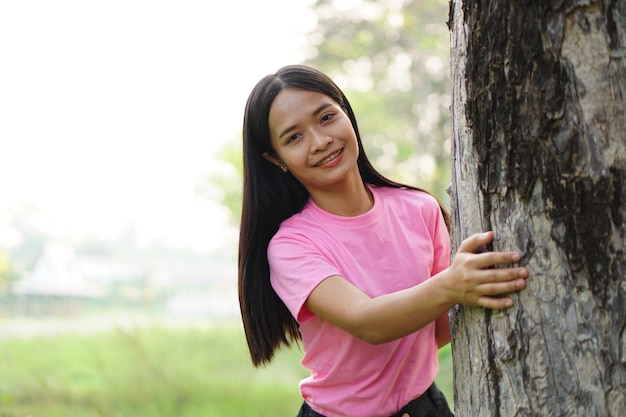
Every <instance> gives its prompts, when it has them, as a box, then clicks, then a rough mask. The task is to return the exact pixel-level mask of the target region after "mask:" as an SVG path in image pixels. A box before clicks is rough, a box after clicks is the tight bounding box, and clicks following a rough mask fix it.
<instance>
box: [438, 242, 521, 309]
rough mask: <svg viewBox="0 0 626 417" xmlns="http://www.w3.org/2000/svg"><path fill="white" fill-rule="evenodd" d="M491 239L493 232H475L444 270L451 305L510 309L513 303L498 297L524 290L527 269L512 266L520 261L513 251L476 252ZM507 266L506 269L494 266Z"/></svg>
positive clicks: (463, 243)
mask: <svg viewBox="0 0 626 417" xmlns="http://www.w3.org/2000/svg"><path fill="white" fill-rule="evenodd" d="M492 240H493V233H492V232H486V233H477V234H475V235H472V236H470V237H469V238H467V239H465V240H464V241H463V242H462V243H461V246H460V247H459V250H458V251H457V253H456V256H455V257H454V260H453V261H452V264H451V265H450V267H449V268H448V269H447V270H446V273H445V275H446V279H445V280H446V287H447V290H448V291H449V294H450V296H451V300H452V301H453V303H454V304H467V305H473V306H479V307H486V308H492V309H503V308H508V307H511V306H513V300H512V299H511V298H508V297H500V296H501V295H502V294H507V293H511V292H514V291H519V290H521V289H523V288H525V287H526V278H528V269H526V268H525V267H514V266H510V264H514V263H517V262H519V261H520V259H521V255H520V254H519V253H517V252H482V253H477V252H478V250H479V249H480V248H481V247H482V246H484V245H486V244H488V243H490V242H491V241H492ZM505 264H508V265H509V266H507V267H498V268H494V267H495V266H498V265H505Z"/></svg>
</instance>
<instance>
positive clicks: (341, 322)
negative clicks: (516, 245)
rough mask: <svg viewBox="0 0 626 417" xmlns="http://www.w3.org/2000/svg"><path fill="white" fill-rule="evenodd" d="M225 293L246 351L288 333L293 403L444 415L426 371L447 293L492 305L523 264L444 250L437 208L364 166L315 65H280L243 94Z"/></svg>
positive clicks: (507, 302)
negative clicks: (236, 304)
mask: <svg viewBox="0 0 626 417" xmlns="http://www.w3.org/2000/svg"><path fill="white" fill-rule="evenodd" d="M243 158H244V192H243V213H242V219H241V230H240V242H239V298H240V306H241V313H242V317H243V323H244V328H245V332H246V338H247V341H248V346H249V348H250V353H251V357H252V361H253V363H254V364H255V365H257V366H258V365H261V364H265V363H268V362H269V361H270V360H271V359H272V357H273V354H274V352H275V351H276V349H277V348H279V346H280V345H281V344H286V345H289V344H290V343H291V342H294V341H299V340H301V341H302V345H303V349H304V358H303V360H302V363H303V365H304V366H305V367H307V368H308V369H310V371H311V376H310V377H308V378H306V379H304V380H303V381H302V382H301V383H300V389H301V393H302V396H303V398H304V403H303V405H302V408H301V410H300V413H299V414H298V415H299V416H302V417H304V416H327V417H348V416H363V417H366V416H367V417H388V416H392V415H398V416H411V417H415V416H450V415H452V414H451V413H450V410H449V409H448V407H447V405H446V401H445V399H444V398H443V396H442V394H441V392H440V391H439V390H438V389H437V388H436V387H435V386H434V384H433V381H434V379H435V375H436V373H437V371H438V359H437V349H438V347H440V346H442V345H444V344H447V343H448V342H449V340H450V334H449V332H450V331H449V326H448V310H449V309H450V308H451V307H452V306H454V305H455V304H458V303H464V304H469V305H475V306H481V307H486V308H495V309H502V308H508V307H511V306H512V305H513V302H512V300H511V298H507V297H500V295H501V294H505V293H510V292H512V291H517V290H520V289H522V288H524V287H525V285H526V284H525V279H526V278H527V276H528V271H527V270H526V269H525V268H523V267H513V266H510V265H508V266H503V267H500V268H495V269H494V268H492V267H493V266H496V265H500V264H512V263H516V262H518V261H519V260H520V255H519V254H518V253H513V252H485V253H476V252H478V250H479V248H481V247H482V246H484V245H486V244H488V243H489V242H490V241H491V240H492V238H493V235H492V233H491V232H487V233H482V234H476V235H474V236H472V237H470V238H468V239H467V240H465V241H464V242H463V243H462V244H461V247H460V248H459V251H458V252H457V254H456V256H455V258H454V261H453V262H452V264H450V243H449V235H448V228H447V227H448V215H447V212H446V210H445V209H444V208H443V207H442V205H441V204H440V203H439V202H438V201H437V200H436V199H435V198H434V197H433V196H432V195H430V194H429V193H427V192H425V191H422V190H419V189H416V188H414V187H410V186H407V185H402V184H398V183H396V182H393V181H390V180H389V179H387V178H385V177H384V176H382V175H381V174H380V173H378V172H377V171H376V170H375V169H374V167H373V166H372V165H371V164H370V162H369V160H368V159H367V157H366V155H365V152H364V150H363V145H362V143H361V138H360V136H359V131H358V128H357V123H356V119H355V116H354V114H353V111H352V109H351V107H350V104H349V103H348V100H347V99H346V97H345V95H344V94H343V93H342V92H341V90H340V89H339V88H338V87H337V86H336V85H335V84H334V83H333V81H331V80H330V79H329V78H328V77H327V76H325V75H324V74H322V73H320V72H319V71H317V70H315V69H313V68H309V67H305V66H297V65H296V66H287V67H284V68H282V69H280V70H279V71H278V72H277V73H276V74H274V75H269V76H267V77H265V78H263V79H262V80H261V81H259V83H258V84H257V85H256V86H255V87H254V89H253V90H252V92H251V94H250V96H249V98H248V102H247V104H246V110H245V116H244V125H243Z"/></svg>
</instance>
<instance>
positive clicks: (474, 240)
mask: <svg viewBox="0 0 626 417" xmlns="http://www.w3.org/2000/svg"><path fill="white" fill-rule="evenodd" d="M492 240H493V232H485V233H475V234H473V235H472V236H470V237H468V238H467V239H465V240H464V241H463V242H461V245H460V246H459V252H471V253H476V251H478V249H480V248H481V247H482V246H485V245H486V244H488V243H489V242H491V241H492Z"/></svg>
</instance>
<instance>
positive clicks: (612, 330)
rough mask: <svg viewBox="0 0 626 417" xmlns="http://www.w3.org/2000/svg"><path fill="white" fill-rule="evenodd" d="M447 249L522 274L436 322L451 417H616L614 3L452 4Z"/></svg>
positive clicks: (625, 127) (619, 347) (618, 123)
mask: <svg viewBox="0 0 626 417" xmlns="http://www.w3.org/2000/svg"><path fill="white" fill-rule="evenodd" d="M449 25H450V28H451V35H452V36H451V43H452V63H451V72H452V85H453V104H452V119H453V121H452V123H453V135H454V140H453V152H452V154H453V160H452V165H453V179H452V186H451V193H450V194H451V202H452V213H453V231H452V238H453V246H454V248H455V250H456V248H457V247H458V245H459V244H460V242H461V241H462V240H463V239H464V238H465V237H467V236H469V235H470V234H472V233H475V232H479V231H485V230H493V231H494V233H495V236H496V239H495V241H494V243H493V248H489V249H494V250H519V251H521V252H522V253H523V259H522V262H521V264H523V265H527V266H528V268H529V270H530V272H531V276H530V278H529V281H528V287H527V289H525V290H523V291H522V292H520V293H519V294H516V295H514V299H515V301H516V305H515V307H513V308H511V309H509V310H504V311H490V310H485V309H479V308H473V307H465V306H459V307H457V308H455V310H454V311H453V312H452V315H451V325H452V332H453V341H452V351H453V359H454V374H455V412H456V414H457V416H460V417H478V416H499V417H514V416H515V417H522V416H541V417H545V416H563V417H577V416H581V417H582V416H584V417H594V416H610V417H624V416H626V331H625V328H626V324H625V323H626V255H625V250H626V232H625V228H626V227H625V226H626V103H625V101H626V61H625V60H626V0H604V1H591V0H572V1H567V0H490V1H486V0H465V1H461V0H452V2H451V4H450V22H449Z"/></svg>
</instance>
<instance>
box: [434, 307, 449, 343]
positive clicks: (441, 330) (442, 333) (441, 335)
mask: <svg viewBox="0 0 626 417" xmlns="http://www.w3.org/2000/svg"><path fill="white" fill-rule="evenodd" d="M435 339H436V340H437V347H438V348H441V347H443V346H445V345H447V344H448V343H450V322H449V321H448V312H447V311H446V312H445V313H443V314H442V315H441V316H439V318H438V319H437V321H435Z"/></svg>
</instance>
